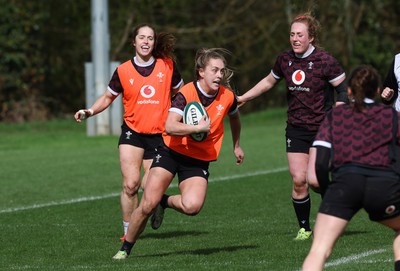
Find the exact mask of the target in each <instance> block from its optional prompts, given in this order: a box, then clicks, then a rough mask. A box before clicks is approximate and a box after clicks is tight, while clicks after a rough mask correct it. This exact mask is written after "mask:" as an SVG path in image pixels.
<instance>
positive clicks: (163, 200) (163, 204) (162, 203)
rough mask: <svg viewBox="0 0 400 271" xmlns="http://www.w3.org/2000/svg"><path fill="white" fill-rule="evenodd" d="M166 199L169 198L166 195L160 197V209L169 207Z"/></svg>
mask: <svg viewBox="0 0 400 271" xmlns="http://www.w3.org/2000/svg"><path fill="white" fill-rule="evenodd" d="M168 198H169V196H168V195H165V194H164V195H163V196H162V198H161V201H160V205H161V207H163V208H164V209H165V208H168V207H169V206H168Z"/></svg>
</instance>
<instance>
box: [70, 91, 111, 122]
mask: <svg viewBox="0 0 400 271" xmlns="http://www.w3.org/2000/svg"><path fill="white" fill-rule="evenodd" d="M115 98H117V95H113V94H112V93H111V92H110V91H108V90H106V91H105V92H104V93H103V95H101V96H100V97H99V98H98V99H97V100H96V101H95V102H94V104H93V105H92V106H91V107H90V108H89V109H81V110H79V111H77V112H76V113H75V115H74V118H75V120H76V121H77V122H81V121H82V120H84V119H86V118H88V117H91V116H94V115H96V114H98V113H100V112H103V111H104V110H105V109H106V108H107V107H109V106H110V105H111V103H112V102H113V101H114V100H115Z"/></svg>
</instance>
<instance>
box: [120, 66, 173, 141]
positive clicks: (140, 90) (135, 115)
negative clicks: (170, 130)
mask: <svg viewBox="0 0 400 271" xmlns="http://www.w3.org/2000/svg"><path fill="white" fill-rule="evenodd" d="M172 73H173V62H172V60H171V59H156V64H155V67H154V70H153V72H152V73H151V74H150V75H149V76H147V77H143V76H142V75H140V74H139V73H138V72H137V71H136V69H135V67H134V66H133V64H132V62H131V60H129V61H126V62H124V63H123V64H121V65H120V66H119V67H118V76H119V79H120V81H121V84H122V87H123V89H124V92H123V93H122V95H123V96H122V102H123V104H124V120H125V122H126V124H127V125H128V126H129V128H131V129H132V130H134V131H136V132H138V133H143V134H158V133H162V132H163V131H164V125H165V120H166V119H167V115H168V109H169V108H170V107H171V82H172Z"/></svg>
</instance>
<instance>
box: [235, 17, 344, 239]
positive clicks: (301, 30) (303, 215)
mask: <svg viewBox="0 0 400 271" xmlns="http://www.w3.org/2000/svg"><path fill="white" fill-rule="evenodd" d="M318 30H319V22H318V21H317V20H316V19H315V18H314V17H312V16H311V15H310V14H308V13H306V14H303V15H299V16H297V17H295V18H294V20H293V21H292V23H291V29H290V44H291V46H292V50H290V51H287V52H283V53H281V54H280V55H279V56H278V57H277V59H276V61H275V65H274V67H273V68H272V71H271V72H270V73H269V74H268V75H267V76H266V77H265V78H263V79H262V80H261V81H260V82H259V83H258V84H256V85H255V86H254V87H253V88H251V89H250V90H249V91H247V92H246V93H244V94H243V95H242V96H238V103H239V106H241V105H242V104H243V103H245V102H247V101H250V100H252V99H254V98H256V97H258V96H260V95H261V94H263V93H264V92H266V91H269V90H270V89H272V88H273V87H274V86H275V85H276V84H277V83H278V82H279V80H281V79H284V80H285V82H286V87H287V95H286V96H287V102H288V111H287V116H288V119H287V126H286V153H287V160H288V164H289V171H290V175H291V176H292V182H293V186H292V195H291V196H292V202H293V207H294V210H295V214H296V217H297V221H298V225H299V228H300V229H299V230H298V232H297V236H296V237H295V240H306V239H309V238H310V237H311V235H312V230H311V226H310V210H311V199H310V196H309V192H308V191H309V190H308V182H307V178H308V181H309V182H311V183H316V182H317V181H316V178H315V173H314V172H312V171H310V170H308V169H309V162H312V161H309V154H310V153H311V152H314V151H315V148H312V147H311V144H312V142H313V139H314V136H315V134H316V133H317V131H318V127H319V125H320V123H321V122H322V120H323V119H324V116H325V114H326V112H327V111H329V110H330V109H331V108H332V105H333V96H334V92H333V88H335V89H336V91H337V101H336V105H339V104H344V103H345V102H347V100H348V99H347V93H346V88H345V85H344V83H343V81H344V80H345V72H344V70H343V69H342V67H341V66H340V65H339V63H338V61H337V60H336V59H335V58H333V57H332V56H331V55H329V54H328V53H327V52H325V51H322V50H320V49H319V48H318V47H317V33H318Z"/></svg>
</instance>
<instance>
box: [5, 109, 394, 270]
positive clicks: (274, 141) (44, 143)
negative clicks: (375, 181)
mask: <svg viewBox="0 0 400 271" xmlns="http://www.w3.org/2000/svg"><path fill="white" fill-rule="evenodd" d="M284 125H285V110H284V109H273V110H272V109H271V110H266V111H264V112H260V113H257V114H251V115H247V116H244V117H243V135H242V140H241V145H242V147H243V149H244V151H245V155H246V157H245V163H244V164H243V165H242V166H239V167H238V166H236V165H235V164H234V157H233V154H232V149H231V140H230V135H229V133H228V134H227V136H226V138H225V142H224V145H223V149H222V151H221V156H220V159H219V160H218V161H217V162H215V163H214V164H212V166H211V168H210V171H211V177H210V185H209V188H208V192H207V199H206V203H205V206H204V208H203V210H202V211H201V213H200V214H199V215H198V216H195V217H188V216H184V215H182V214H179V213H176V212H173V211H170V210H167V212H166V217H165V221H164V224H163V226H162V227H161V228H160V229H159V230H157V231H154V230H152V229H151V228H150V227H148V228H146V230H145V232H144V233H143V235H142V237H141V238H140V239H139V240H138V242H137V244H136V245H135V248H134V250H133V254H132V256H131V257H129V258H128V259H127V260H126V261H123V262H115V261H113V260H112V259H111V257H112V256H113V254H115V252H116V251H117V250H118V249H119V247H120V245H121V243H120V241H119V239H118V238H119V237H120V235H121V231H122V226H121V218H120V209H119V199H118V195H119V190H120V185H121V184H120V182H121V176H120V172H119V170H118V169H119V165H118V157H117V148H116V142H117V137H115V136H104V137H93V138H88V137H86V135H85V129H84V126H82V125H77V124H76V123H74V122H73V121H71V120H66V121H54V122H47V123H37V124H25V125H5V124H0V159H1V160H2V163H0V179H1V180H2V185H1V189H0V231H1V233H0V238H1V239H0V241H1V242H0V244H1V245H0V250H1V253H0V262H1V263H2V264H1V265H0V270H41V271H42V270H119V271H120V270H122V271H123V270H273V271H276V270H278V271H279V270H285V271H295V270H299V267H300V266H301V263H302V261H303V259H304V257H305V256H306V254H307V253H308V250H309V247H310V244H311V242H308V241H306V242H294V241H293V240H292V239H293V237H294V235H295V233H296V231H297V225H296V222H295V216H294V212H293V209H292V206H291V201H290V187H291V181H290V177H289V174H288V172H287V163H286V156H285V153H284V138H283V136H282V135H283V134H284V131H283V130H284ZM228 131H229V130H228ZM260 134H262V135H263V136H262V137H260ZM260 150H261V151H260ZM83 158H84V159H83ZM177 191H178V189H177V187H176V181H174V182H173V183H172V185H171V187H170V188H169V192H171V193H176V192H177ZM311 198H312V218H315V215H316V211H317V208H318V204H319V202H320V198H319V196H318V195H317V194H315V193H312V194H311ZM313 224H314V221H312V225H313ZM392 238H393V233H392V232H390V231H389V230H387V229H385V228H383V227H382V226H380V225H378V224H373V223H370V222H369V220H368V217H367V216H366V214H365V213H364V212H360V213H359V214H357V216H356V217H355V218H354V219H353V221H352V222H351V223H350V224H349V226H348V229H347V230H346V232H345V234H344V236H343V237H342V238H341V239H340V240H339V241H338V244H337V247H336V249H335V250H334V252H333V254H332V257H331V259H330V260H329V261H328V263H327V264H326V270H350V271H352V270H392V266H393V263H392Z"/></svg>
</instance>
